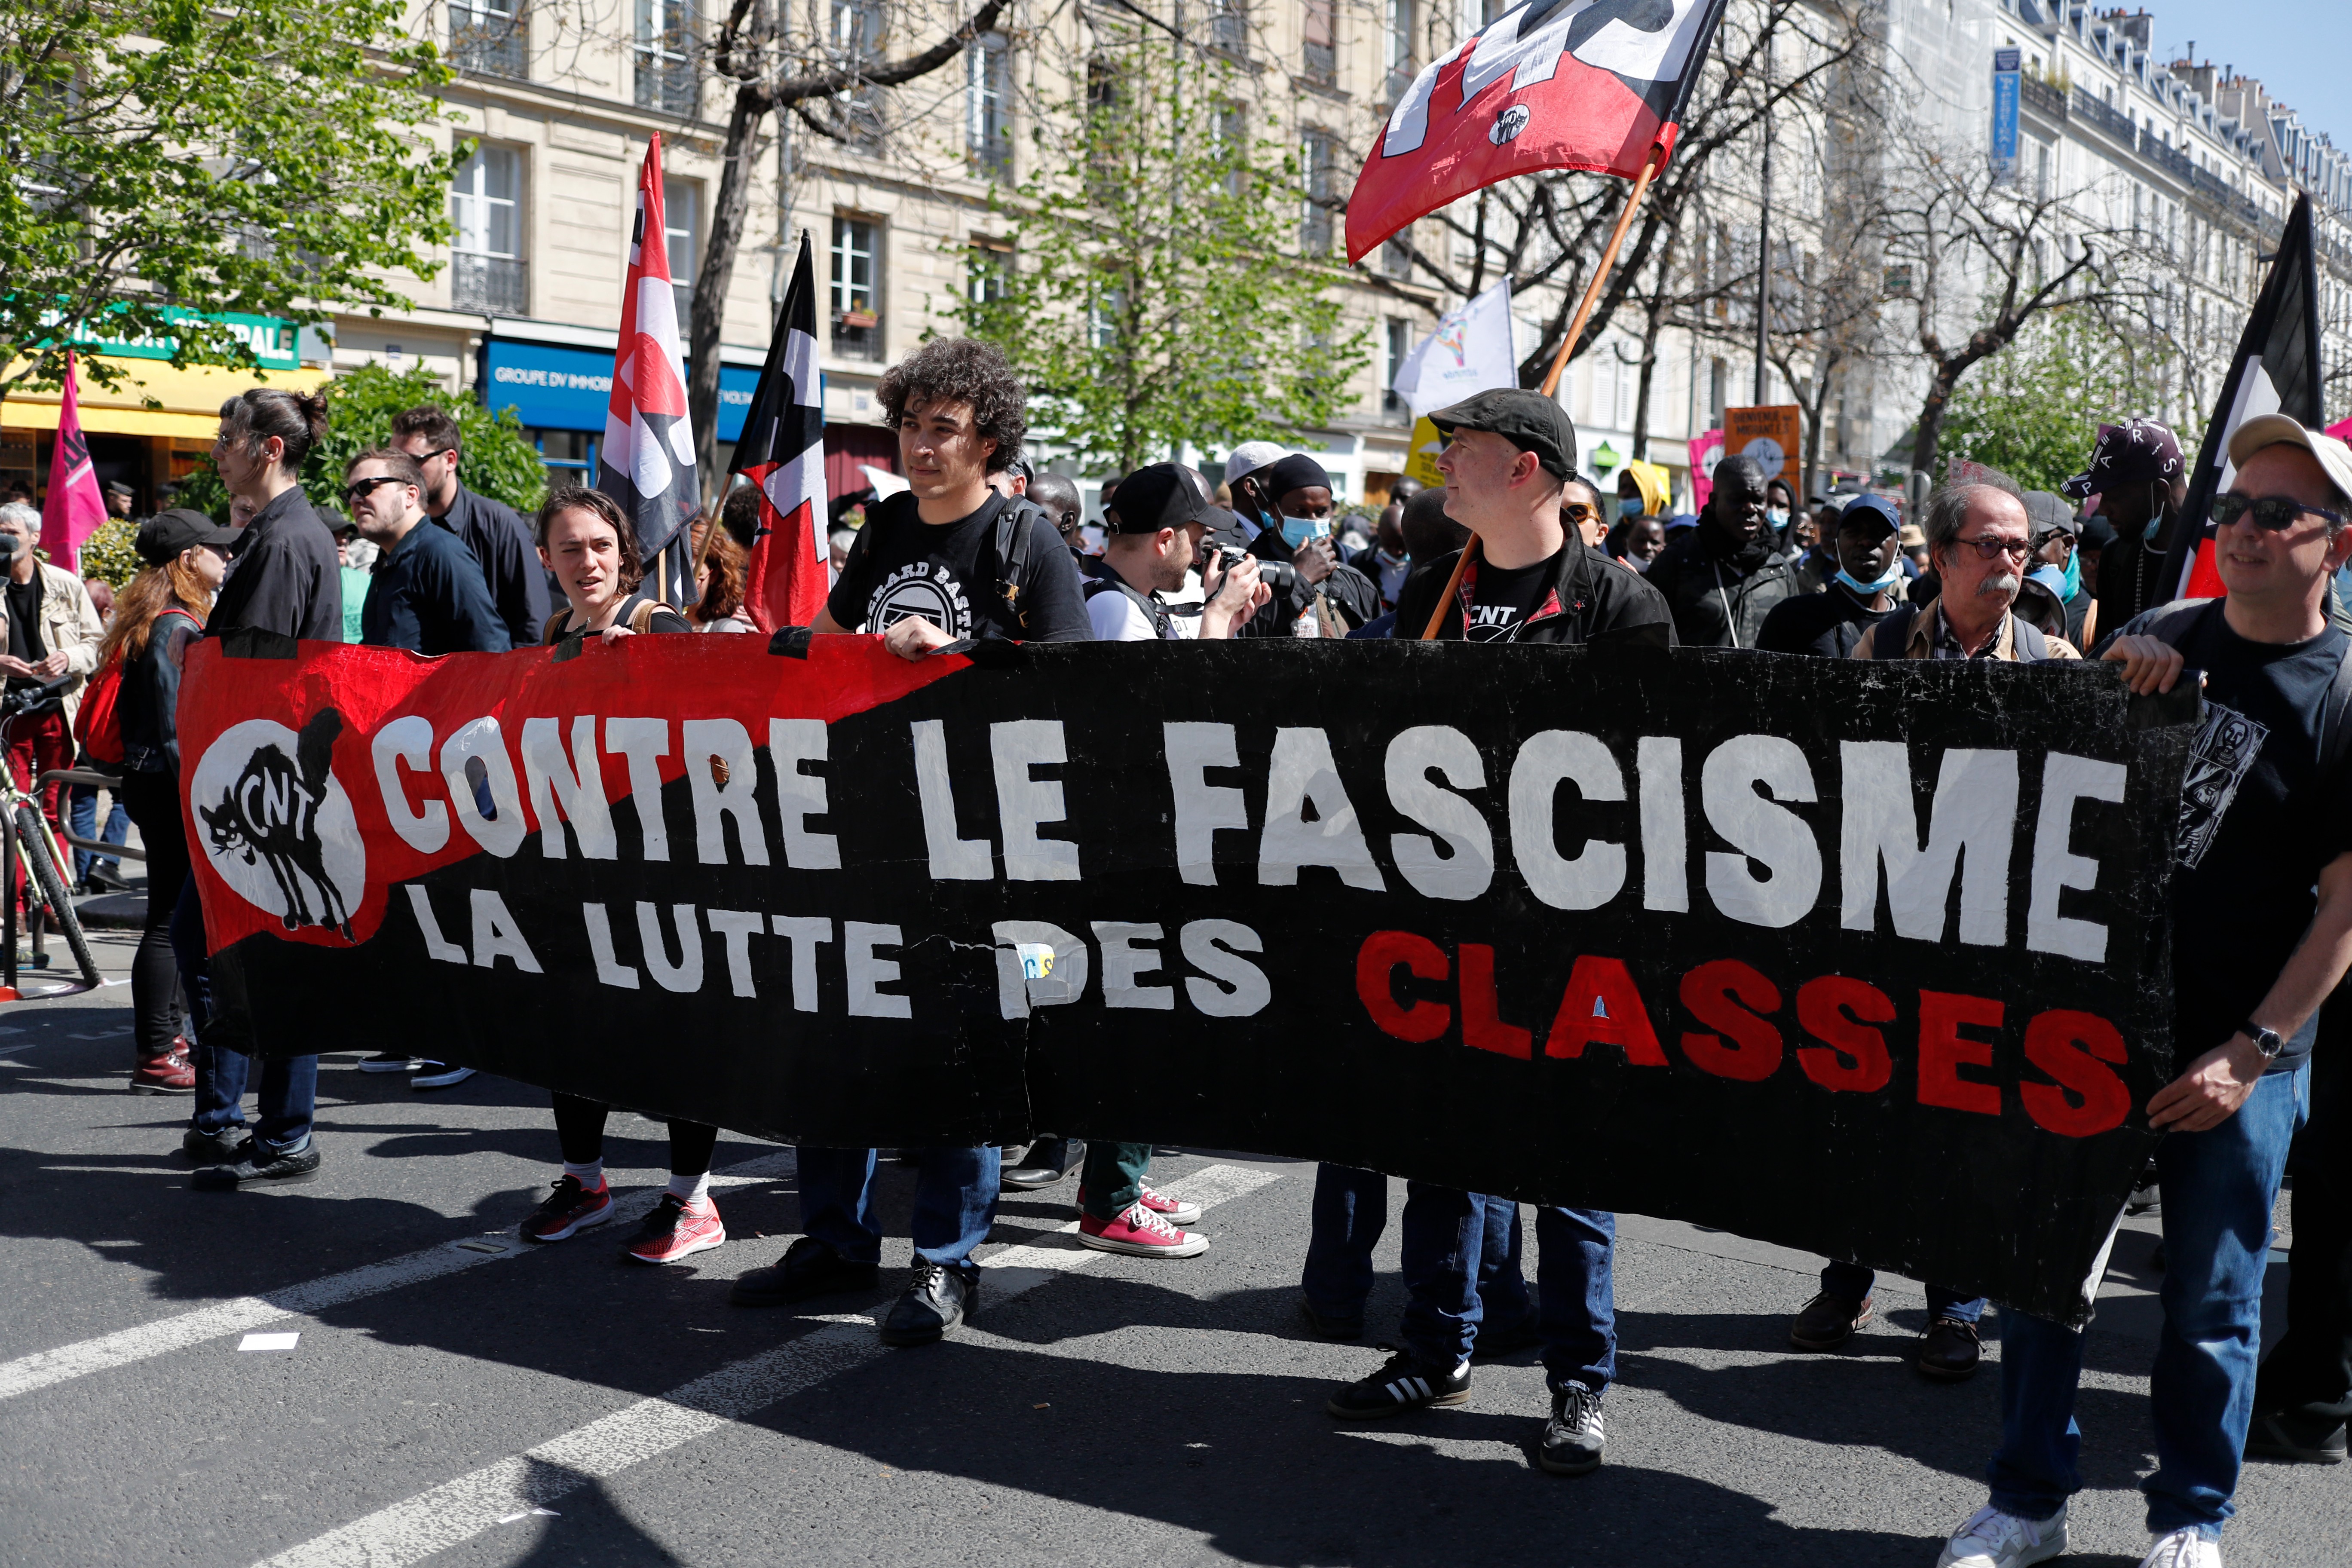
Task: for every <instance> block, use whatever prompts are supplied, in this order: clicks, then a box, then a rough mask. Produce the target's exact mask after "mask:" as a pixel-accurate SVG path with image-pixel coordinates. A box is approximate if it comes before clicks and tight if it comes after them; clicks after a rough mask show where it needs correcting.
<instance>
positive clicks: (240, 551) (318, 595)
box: [205, 486, 343, 642]
mask: <svg viewBox="0 0 2352 1568" xmlns="http://www.w3.org/2000/svg"><path fill="white" fill-rule="evenodd" d="M242 626H258V627H260V628H261V629H262V630H264V631H272V632H278V633H279V634H281V635H283V636H286V637H299V638H300V639H301V640H303V641H305V642H341V641H342V640H343V567H342V563H341V562H340V561H338V560H337V559H336V558H335V536H334V535H333V534H331V533H330V532H328V531H327V525H326V524H325V523H323V522H321V521H319V514H318V513H317V512H315V511H313V510H310V498H309V497H307V496H305V495H304V494H303V493H302V490H301V488H300V487H299V486H297V487H296V488H294V489H290V490H288V491H287V492H286V493H285V494H284V495H281V496H279V497H278V499H277V500H274V501H271V502H270V503H269V504H268V506H266V507H263V508H262V509H261V510H259V511H258V512H257V513H255V514H254V519H253V521H251V522H248V523H247V524H246V525H245V531H244V532H243V533H241V534H239V535H238V536H237V542H236V553H235V554H234V555H232V556H231V557H230V559H229V563H228V581H227V582H226V583H224V584H221V591H220V598H219V599H218V600H216V601H215V603H214V605H213V613H212V616H211V618H210V619H209V620H207V621H206V622H205V631H206V632H207V633H208V634H210V635H212V636H215V637H217V636H219V635H221V634H222V633H225V632H233V631H236V630H237V629H238V628H239V627H242Z"/></svg>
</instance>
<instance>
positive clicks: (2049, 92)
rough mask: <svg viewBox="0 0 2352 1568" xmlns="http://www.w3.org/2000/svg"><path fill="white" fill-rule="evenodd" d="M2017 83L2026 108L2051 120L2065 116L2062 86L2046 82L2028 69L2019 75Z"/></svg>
mask: <svg viewBox="0 0 2352 1568" xmlns="http://www.w3.org/2000/svg"><path fill="white" fill-rule="evenodd" d="M2017 85H2018V89H2019V93H2020V96H2021V98H2022V100H2024V103H2025V107H2026V108H2028V109H2031V110H2034V111H2035V112H2036V113H2038V114H2042V115H2043V116H2046V117H2047V118H2049V119H2052V120H2063V119H2065V118H2066V89H2064V88H2062V87H2057V86H2054V85H2053V84H2052V83H2050V82H2046V81H2044V80H2042V79H2041V78H2040V77H2038V76H2035V75H2033V74H2032V72H2030V71H2028V72H2023V73H2021V74H2020V75H2019V77H2018V79H2017Z"/></svg>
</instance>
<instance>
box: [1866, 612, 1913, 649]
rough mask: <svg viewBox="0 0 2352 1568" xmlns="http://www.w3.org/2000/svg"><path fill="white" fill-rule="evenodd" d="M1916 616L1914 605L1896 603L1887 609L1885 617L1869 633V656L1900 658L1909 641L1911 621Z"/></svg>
mask: <svg viewBox="0 0 2352 1568" xmlns="http://www.w3.org/2000/svg"><path fill="white" fill-rule="evenodd" d="M1918 618H1919V606H1918V605H1895V607H1894V608H1893V609H1891V610H1889V611H1887V612H1886V618H1885V620H1883V621H1881V622H1879V623H1878V625H1877V626H1876V628H1875V629H1874V630H1873V631H1872V632H1871V634H1870V657H1871V658H1902V657H1903V650H1904V648H1905V647H1907V646H1909V644H1910V641H1911V623H1912V622H1913V621H1916V620H1917V619H1918Z"/></svg>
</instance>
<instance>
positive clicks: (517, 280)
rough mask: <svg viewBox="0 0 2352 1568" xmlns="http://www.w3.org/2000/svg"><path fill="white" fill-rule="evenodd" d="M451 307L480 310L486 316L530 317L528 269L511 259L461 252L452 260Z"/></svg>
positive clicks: (518, 261) (523, 264)
mask: <svg viewBox="0 0 2352 1568" xmlns="http://www.w3.org/2000/svg"><path fill="white" fill-rule="evenodd" d="M449 307H450V309H452V310H478V311H480V312H481V313H482V314H483V315H485V316H528V315H530V271H529V268H528V267H527V266H526V264H525V263H523V262H522V261H520V260H518V259H516V258H513V257H510V256H476V255H472V254H470V253H468V252H466V251H462V250H461V251H459V252H457V254H456V255H454V256H452V257H450V258H449Z"/></svg>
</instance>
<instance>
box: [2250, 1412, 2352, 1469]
mask: <svg viewBox="0 0 2352 1568" xmlns="http://www.w3.org/2000/svg"><path fill="white" fill-rule="evenodd" d="M2347 1449H2352V1445H2347V1442H2346V1440H2345V1428H2344V1424H2343V1423H2342V1422H2340V1421H2339V1422H2337V1423H2336V1425H2335V1426H2332V1427H2326V1428H2323V1427H2321V1426H2319V1424H2318V1423H2317V1422H2315V1421H2309V1420H2303V1419H2298V1418H2297V1417H2296V1416H2295V1415H2293V1414H2291V1413H2290V1412H2287V1411H2284V1410H2282V1411H2276V1412H2273V1414H2271V1415H2257V1416H2255V1417H2254V1425H2253V1429H2252V1431H2250V1432H2248V1433H2247V1434H2246V1458H2249V1459H2274V1460H2277V1461H2279V1462H2281V1463H2284V1464H2290V1465H2340V1464H2342V1463H2343V1462H2344V1460H2345V1458H2346V1455H2347Z"/></svg>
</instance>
